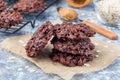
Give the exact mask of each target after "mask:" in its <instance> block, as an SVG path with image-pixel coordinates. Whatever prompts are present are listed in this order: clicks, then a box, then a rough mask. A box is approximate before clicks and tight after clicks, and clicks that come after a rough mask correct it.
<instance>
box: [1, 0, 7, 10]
mask: <svg viewBox="0 0 120 80" xmlns="http://www.w3.org/2000/svg"><path fill="white" fill-rule="evenodd" d="M6 8H7V2H5V1H3V0H0V12H2V11H3V10H5V9H6Z"/></svg>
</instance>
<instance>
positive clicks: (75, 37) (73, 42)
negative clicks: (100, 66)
mask: <svg viewBox="0 0 120 80" xmlns="http://www.w3.org/2000/svg"><path fill="white" fill-rule="evenodd" d="M94 34H95V32H94V31H92V30H91V29H90V28H89V27H88V26H87V25H85V24H73V23H68V22H63V23H62V24H56V25H55V26H54V35H55V36H54V38H53V39H52V41H51V43H52V44H53V46H54V49H53V50H52V54H51V59H52V60H53V61H58V62H60V63H61V64H63V65H66V66H71V67H72V66H82V65H84V63H86V62H89V61H92V59H93V54H92V53H91V51H92V50H93V49H94V45H93V44H92V43H91V41H90V39H89V37H92V36H93V35H94Z"/></svg>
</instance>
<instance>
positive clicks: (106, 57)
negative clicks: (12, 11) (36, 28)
mask: <svg viewBox="0 0 120 80" xmlns="http://www.w3.org/2000/svg"><path fill="white" fill-rule="evenodd" d="M30 37H31V35H30V34H27V35H22V36H17V37H12V38H7V39H5V40H4V41H3V42H1V43H0V47H1V48H3V49H6V50H7V51H10V52H11V53H14V54H16V55H19V56H21V57H24V58H26V59H28V60H29V61H31V62H33V63H34V64H36V65H37V66H39V67H40V68H41V69H42V70H43V71H44V72H46V73H53V74H57V75H58V76H60V77H62V78H63V79H65V80H70V79H71V78H72V77H73V76H74V75H75V74H80V73H89V72H93V71H99V70H102V69H104V68H106V67H108V66H109V65H110V64H111V63H112V62H113V61H114V60H115V59H116V58H117V57H118V56H119V55H120V46H118V45H114V44H111V43H107V42H104V41H102V40H99V39H96V38H92V39H91V40H92V42H93V43H94V44H95V46H96V48H95V50H94V51H93V53H94V54H95V55H96V58H95V59H94V60H93V61H92V62H89V63H87V64H86V65H84V66H82V67H80V66H78V67H66V66H63V65H61V64H59V63H56V62H52V61H51V60H50V59H49V57H48V55H49V54H50V52H51V49H52V45H51V44H50V43H48V45H47V46H46V48H45V49H44V50H43V51H41V52H40V55H39V57H37V58H30V57H27V56H26V52H25V49H24V46H25V44H26V43H27V41H28V40H29V39H30Z"/></svg>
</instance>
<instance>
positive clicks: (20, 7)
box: [13, 0, 46, 13]
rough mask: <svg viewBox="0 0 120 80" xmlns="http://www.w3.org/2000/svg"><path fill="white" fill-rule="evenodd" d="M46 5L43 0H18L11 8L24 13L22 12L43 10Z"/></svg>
mask: <svg viewBox="0 0 120 80" xmlns="http://www.w3.org/2000/svg"><path fill="white" fill-rule="evenodd" d="M45 7H46V3H45V2H43V0H19V1H18V2H17V3H16V4H15V5H14V6H13V9H14V10H16V11H18V12H21V13H24V12H36V11H39V10H43V9H44V8H45Z"/></svg>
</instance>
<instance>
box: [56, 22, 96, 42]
mask: <svg viewBox="0 0 120 80" xmlns="http://www.w3.org/2000/svg"><path fill="white" fill-rule="evenodd" d="M54 33H55V34H54V35H55V36H57V38H58V39H63V40H66V39H67V40H79V39H81V38H82V39H83V38H86V37H92V36H93V35H94V34H95V32H94V31H92V30H91V29H90V28H89V27H88V26H87V25H85V24H72V23H69V22H63V23H62V24H56V25H55V28H54Z"/></svg>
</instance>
